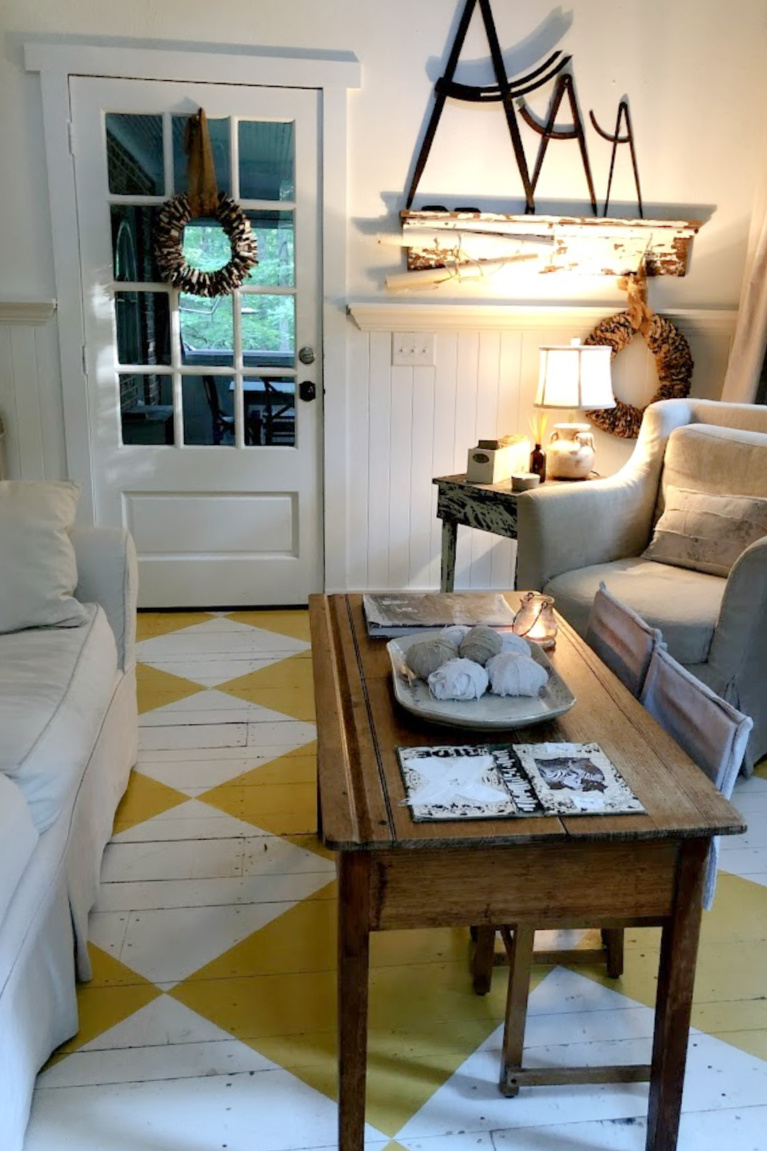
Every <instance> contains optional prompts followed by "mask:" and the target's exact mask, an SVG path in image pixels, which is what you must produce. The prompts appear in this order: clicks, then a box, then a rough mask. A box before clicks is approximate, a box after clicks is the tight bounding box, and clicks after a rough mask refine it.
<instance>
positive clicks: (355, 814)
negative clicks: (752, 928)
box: [309, 593, 745, 850]
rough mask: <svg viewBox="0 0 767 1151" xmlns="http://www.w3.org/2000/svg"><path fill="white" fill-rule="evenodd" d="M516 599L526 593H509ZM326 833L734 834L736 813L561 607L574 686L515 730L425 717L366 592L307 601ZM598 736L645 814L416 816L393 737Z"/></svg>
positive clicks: (336, 838)
mask: <svg viewBox="0 0 767 1151" xmlns="http://www.w3.org/2000/svg"><path fill="white" fill-rule="evenodd" d="M507 598H508V599H509V601H510V603H512V605H513V606H514V607H515V608H516V606H517V602H518V599H519V596H518V594H517V593H509V596H508V597H507ZM309 609H310V620H311V630H312V657H313V660H314V682H315V699H316V707H317V729H318V748H319V750H318V762H319V769H318V770H319V791H320V797H321V805H322V838H323V841H324V843H325V844H326V845H327V846H328V847H330V848H332V849H335V850H375V849H386V848H391V847H398V848H408V849H417V848H429V847H432V848H437V847H456V848H458V847H466V846H481V845H485V846H488V847H489V846H496V845H511V844H514V843H533V842H543V841H549V842H552V841H557V840H558V841H560V842H564V841H565V840H568V839H569V840H570V841H573V840H579V841H586V840H589V839H591V840H641V839H671V838H675V839H681V838H696V837H701V836H703V837H708V836H712V835H719V834H724V835H727V834H737V833H739V832H742V831H743V830H744V829H745V825H744V822H743V819H742V817H741V816H740V814H739V813H738V812H737V811H736V810H735V809H734V808H733V807H732V806H731V805H730V804H729V803H728V802H727V801H726V800H725V799H724V798H723V797H722V796H721V795H720V793H719V792H718V791H717V790H716V788H715V787H714V785H713V784H712V783H711V782H710V781H709V779H708V778H707V777H706V775H705V774H704V773H703V772H702V771H701V770H700V769H699V768H698V767H697V766H696V765H695V764H694V763H693V761H692V760H691V759H690V758H689V757H688V756H687V755H686V754H685V753H684V752H683V751H682V750H681V748H680V747H679V746H678V744H677V743H676V742H675V741H674V740H673V739H672V738H671V736H669V735H667V734H666V732H665V731H664V730H663V729H662V728H661V727H660V726H659V725H658V724H657V723H656V721H655V720H654V719H653V718H652V717H651V716H650V715H649V714H648V713H647V712H646V711H645V709H644V708H643V707H642V705H641V704H640V703H639V702H638V700H636V699H634V697H633V696H632V695H631V693H630V692H629V691H628V690H627V689H626V688H625V687H624V686H623V684H622V683H621V682H620V681H619V680H618V679H617V678H616V676H614V675H613V673H612V672H611V671H610V670H609V669H608V668H606V667H605V665H604V664H603V663H602V662H601V661H600V660H599V659H598V657H597V656H596V655H595V653H594V652H593V651H592V650H591V648H590V647H588V645H587V644H586V643H585V642H584V641H583V640H582V639H581V638H580V637H579V636H578V635H577V634H576V632H575V631H573V629H572V628H571V627H570V626H569V625H568V624H567V623H566V622H565V621H564V620H563V619H562V618H561V617H559V618H558V622H559V634H558V636H557V646H556V649H555V650H554V651H553V652H550V653H549V658H550V659H551V662H552V664H553V665H554V667H555V668H556V670H557V671H558V672H559V674H560V675H561V676H562V678H563V679H564V681H565V682H566V684H567V685H568V687H569V688H570V690H571V691H572V692H573V694H574V695H575V697H576V703H575V706H574V707H573V708H571V710H570V711H568V712H566V713H565V714H564V715H562V716H559V717H558V718H557V719H555V720H551V721H548V722H546V723H539V724H535V725H532V726H530V727H526V728H514V729H510V730H509V732H508V733H505V732H498V731H493V732H489V733H488V736H487V739H486V740H483V738H482V733H481V732H477V731H471V730H466V731H462V730H461V729H459V728H447V727H438V726H437V725H435V724H427V723H424V722H423V721H420V720H418V719H417V718H416V717H415V716H413V715H411V714H410V713H409V712H406V711H404V710H403V709H402V708H400V707H399V705H398V704H397V703H396V701H395V699H394V694H393V690H392V684H391V675H392V672H391V662H390V660H389V655H388V653H387V650H386V641H385V640H382V639H378V638H376V639H371V638H369V637H368V634H367V628H366V625H365V617H364V612H363V607H362V596H361V595H359V594H349V595H331V596H325V595H314V596H311V597H310V600H309ZM504 741H505V742H509V741H513V742H515V743H536V742H543V741H556V742H560V741H562V742H577V743H585V742H588V743H591V742H596V743H598V744H599V745H600V747H601V748H602V750H603V751H604V752H605V754H606V755H607V756H608V757H609V759H611V760H612V762H613V763H614V764H615V766H616V767H617V768H618V770H619V771H620V773H621V775H622V776H623V778H624V779H625V781H626V783H627V784H628V786H629V787H630V788H631V790H632V791H633V792H634V794H635V795H636V796H637V798H638V799H639V800H640V802H641V803H642V805H643V806H644V808H645V810H646V814H643V815H636V814H632V815H604V816H601V815H589V816H562V817H559V816H536V817H529V818H518V819H516V818H515V819H475V820H457V821H453V822H447V821H446V822H421V823H416V822H415V821H414V820H413V819H412V817H411V814H410V811H409V809H408V808H407V806H406V805H405V804H404V802H403V801H404V799H405V787H404V782H403V780H402V776H401V772H400V768H399V763H398V760H397V755H396V748H398V747H408V746H411V747H422V746H432V747H433V746H444V745H457V744H477V743H482V742H488V743H499V742H504Z"/></svg>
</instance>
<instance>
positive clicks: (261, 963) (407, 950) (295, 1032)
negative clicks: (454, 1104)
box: [55, 611, 767, 1151]
mask: <svg viewBox="0 0 767 1151" xmlns="http://www.w3.org/2000/svg"><path fill="white" fill-rule="evenodd" d="M215 618H216V613H203V612H200V613H145V614H142V615H140V617H139V628H138V634H139V638H140V639H141V638H144V639H149V638H154V637H157V636H165V635H168V634H170V633H172V632H174V631H180V630H183V629H184V628H186V627H190V626H195V625H199V624H201V623H205V622H206V621H210V620H215ZM228 618H229V619H231V620H233V621H235V622H236V623H238V624H246V625H251V626H254V627H256V628H259V629H261V630H262V631H269V632H273V633H274V634H275V635H279V634H282V635H285V636H290V637H292V638H293V639H298V640H303V641H305V642H308V638H309V637H308V617H307V613H305V612H279V611H275V612H271V611H270V612H234V613H230V614H229V616H228ZM307 656H308V653H307V652H299V653H298V654H295V655H289V656H287V657H286V658H284V659H280V660H278V661H275V662H274V663H273V664H272V665H270V666H269V667H266V668H263V669H261V670H259V671H257V672H252V673H250V674H246V675H244V676H241V677H237V676H235V677H234V678H233V679H231V680H229V681H227V682H226V683H224V684H223V685H220V686H219V688H218V690H220V691H224V692H227V693H229V694H231V695H233V696H235V697H237V698H240V699H243V700H246V701H247V702H249V703H258V704H261V705H262V706H266V707H268V708H270V709H272V710H273V711H278V712H281V713H282V714H284V715H285V716H286V717H290V718H292V719H297V720H304V721H310V720H311V718H312V716H313V699H312V690H311V662H310V659H309V658H307ZM139 689H140V697H141V711H142V713H146V712H147V711H151V710H154V709H156V708H158V707H163V706H166V705H167V704H168V703H172V702H176V701H177V700H180V699H184V698H186V697H188V696H191V695H193V694H194V693H195V692H197V691H200V690H202V688H201V687H200V685H198V684H195V683H193V682H191V681H189V680H186V679H184V678H183V677H180V676H174V675H171V674H169V673H167V672H163V671H158V670H157V669H154V668H150V667H147V666H140V667H139ZM248 750H250V749H239V750H238V754H239V752H242V757H243V759H244V760H245V759H247V751H248ZM315 751H316V749H315V745H314V744H303V745H301V746H299V747H296V748H291V749H289V750H287V751H284V752H282V753H280V751H279V750H274V751H273V754H271V756H270V758H268V760H267V761H266V762H263V763H258V764H256V765H255V766H251V767H249V768H248V769H247V770H246V771H244V772H241V773H239V774H235V775H234V777H233V778H231V779H229V780H228V781H227V782H225V783H223V784H220V785H218V786H216V787H213V788H211V789H209V790H207V791H203V792H202V793H201V794H198V795H197V796H196V801H197V803H200V804H204V805H205V809H206V810H208V811H209V812H210V813H211V814H212V813H214V812H215V813H220V814H223V815H224V816H226V817H231V818H232V819H234V820H236V821H241V822H242V823H244V824H248V825H252V827H253V829H254V832H257V833H258V834H259V835H264V833H266V836H267V837H279V838H280V839H281V840H282V841H283V842H284V843H285V844H286V845H288V844H289V845H292V846H293V847H298V848H301V849H308V850H309V851H310V852H311V853H314V854H316V855H317V856H320V857H325V858H328V857H329V856H330V853H329V852H327V851H326V850H325V849H324V848H322V847H321V845H320V844H319V843H318V842H317V840H316V836H315V835H314V826H315V811H314V802H315ZM195 754H197V753H195ZM199 754H206V753H199ZM207 754H209V755H210V756H211V758H214V757H215V755H216V751H215V749H209V751H208V753H207ZM179 762H181V763H183V753H179ZM188 799H189V797H188V796H187V795H186V794H184V793H183V792H182V791H177V790H176V789H174V788H172V787H169V786H166V785H165V784H162V783H158V782H157V781H155V780H153V779H151V778H150V777H149V776H148V775H144V774H142V773H141V771H140V769H139V770H138V771H136V772H135V773H134V774H133V776H132V779H131V783H130V785H129V788H128V792H127V794H126V796H125V798H124V799H123V802H122V804H121V805H120V809H119V811H118V815H117V820H116V825H115V834H119V833H126V832H127V833H131V832H133V833H135V831H136V829H137V828H139V827H140V825H141V824H142V823H143V822H145V821H147V820H155V821H156V822H155V824H153V825H152V826H153V828H154V827H156V828H157V835H158V838H159V837H160V835H161V832H162V827H163V823H162V821H163V820H170V819H171V817H172V815H173V811H174V809H176V808H180V806H181V805H182V804H184V803H186V802H188ZM238 825H239V824H238ZM165 826H169V824H166V825H165ZM268 844H269V839H268V838H265V839H264V845H265V846H266V847H268ZM335 921H336V901H335V885H334V882H332V876H331V877H330V881H329V882H327V883H326V884H324V885H320V886H318V888H317V889H316V890H314V891H312V892H311V893H310V894H309V895H307V896H306V897H304V898H302V899H299V900H297V901H288V903H287V905H286V906H285V909H284V910H282V911H281V913H279V914H276V915H275V916H274V917H273V918H272V919H271V920H270V921H269V922H268V923H266V924H265V925H264V926H262V927H260V928H259V929H258V930H256V931H254V932H253V933H251V934H249V935H248V936H247V938H245V939H243V940H241V941H240V942H238V943H236V944H235V945H234V946H232V947H229V948H228V949H226V950H224V951H223V953H222V954H220V955H218V956H217V957H216V958H215V959H213V960H212V961H211V962H209V963H207V964H205V965H204V966H202V967H201V968H200V969H199V970H196V971H194V972H193V974H191V975H190V976H189V977H187V978H185V979H184V980H182V981H181V982H179V983H177V984H176V985H175V986H173V987H172V988H169V989H168V988H160V987H157V986H155V985H154V984H153V983H152V982H151V981H149V980H147V979H145V978H143V977H142V976H141V975H139V974H138V973H137V972H135V971H132V970H131V969H130V967H127V966H126V965H125V964H124V963H122V962H120V961H119V960H118V959H116V958H115V957H114V956H112V955H109V954H107V953H106V952H104V951H103V950H101V949H100V948H99V947H96V946H95V945H93V944H92V945H91V954H92V959H93V966H94V978H93V981H92V982H91V983H89V984H86V985H83V986H81V987H80V989H79V992H78V998H79V1007H80V1020H81V1028H80V1032H79V1034H78V1035H77V1036H76V1037H75V1038H74V1039H73V1040H71V1041H70V1042H69V1043H68V1044H66V1045H65V1046H64V1047H63V1048H61V1049H60V1050H59V1052H58V1053H57V1055H56V1057H55V1059H56V1060H61V1059H62V1058H65V1057H66V1055H68V1054H69V1053H71V1052H73V1051H76V1050H78V1049H79V1048H80V1047H82V1046H83V1045H84V1044H85V1043H88V1042H89V1041H90V1040H92V1039H94V1038H95V1037H96V1036H98V1035H100V1034H102V1033H103V1032H105V1031H106V1030H108V1029H109V1028H110V1027H113V1026H114V1025H115V1024H116V1023H118V1022H120V1021H121V1020H125V1019H127V1018H128V1017H129V1016H130V1015H132V1014H133V1013H134V1012H136V1011H138V1010H139V1009H140V1008H142V1007H144V1006H145V1005H146V1004H148V1003H149V1002H151V1001H152V999H154V998H156V997H158V996H160V995H161V994H162V992H163V990H166V991H167V992H168V993H169V994H170V995H171V996H172V997H173V998H174V999H176V1000H177V1001H179V1002H180V1003H182V1004H184V1005H185V1006H186V1007H188V1008H190V1009H191V1010H192V1011H194V1012H196V1013H197V1014H198V1015H200V1016H202V1017H203V1018H204V1019H207V1020H209V1021H211V1022H212V1023H214V1024H215V1025H217V1026H218V1027H220V1028H222V1029H223V1030H224V1031H226V1032H228V1033H229V1034H231V1035H232V1036H234V1037H236V1038H237V1039H239V1040H240V1041H242V1042H243V1043H245V1044H247V1045H248V1046H250V1047H252V1048H253V1049H254V1050H256V1051H258V1052H259V1053H261V1054H262V1055H264V1056H266V1057H267V1058H268V1059H270V1060H273V1061H274V1062H275V1063H276V1064H278V1065H279V1066H281V1067H283V1068H285V1069H286V1070H288V1071H290V1072H291V1073H292V1074H293V1075H295V1076H296V1077H297V1078H298V1079H300V1080H302V1081H303V1082H305V1083H307V1084H309V1085H310V1086H311V1087H313V1088H315V1089H316V1090H317V1091H320V1092H322V1093H323V1094H324V1095H327V1096H328V1097H330V1098H335V1092H336V1085H335V1075H336V1067H335V967H336V959H335ZM657 942H658V936H657V933H656V932H653V931H635V932H629V933H627V950H626V971H625V975H624V976H623V978H622V979H621V980H619V981H617V982H616V981H611V980H608V979H607V977H606V976H605V975H604V973H603V972H602V971H601V970H600V969H598V968H589V967H587V966H582V967H579V968H578V971H579V972H580V973H581V974H583V975H586V976H588V977H589V978H591V979H593V980H594V981H597V982H600V983H604V984H605V985H606V986H608V987H611V988H612V989H614V990H617V991H622V992H623V993H625V994H626V995H628V996H630V997H631V998H633V999H635V1000H637V1001H638V1002H640V1003H645V1004H648V1005H652V1003H653V1001H654V994H655V983H656V971H657ZM466 964H467V938H466V933H465V932H464V931H463V930H461V931H455V930H433V931H411V932H387V933H382V934H379V935H376V936H374V937H373V941H372V955H371V993H370V1052H369V1076H368V1110H367V1116H368V1122H369V1123H371V1124H372V1125H373V1126H374V1127H375V1128H377V1129H378V1131H380V1132H382V1133H383V1134H385V1135H388V1136H389V1137H393V1136H395V1135H397V1134H398V1133H399V1132H400V1131H401V1129H402V1128H403V1125H404V1124H405V1123H406V1121H407V1120H408V1119H409V1118H410V1117H411V1116H413V1115H414V1114H416V1112H418V1111H419V1110H420V1109H421V1108H422V1107H423V1106H424V1104H425V1103H426V1102H427V1100H428V1099H429V1098H430V1097H431V1096H432V1095H433V1094H434V1092H435V1091H436V1090H437V1089H438V1088H439V1087H440V1085H441V1084H443V1083H444V1082H445V1081H446V1080H447V1079H448V1078H449V1077H450V1076H451V1075H452V1074H453V1073H454V1072H455V1071H456V1069H457V1068H458V1067H460V1066H461V1064H462V1063H463V1062H464V1061H465V1060H466V1059H467V1057H468V1056H469V1055H470V1054H471V1053H472V1052H474V1051H475V1050H476V1049H477V1048H478V1047H479V1045H480V1044H481V1043H483V1042H484V1040H485V1039H487V1037H488V1036H489V1035H490V1034H491V1033H492V1032H493V1031H494V1030H495V1029H496V1028H497V1026H498V1024H499V1022H500V1020H501V1018H502V1012H503V1006H504V996H505V986H504V983H505V980H504V978H503V975H502V973H496V977H495V979H494V986H493V989H492V991H491V993H490V994H489V995H488V996H487V997H485V998H479V997H477V996H475V995H474V994H473V992H472V991H471V987H470V984H469V980H468V978H467V966H466ZM765 970H767V887H765V886H759V885H757V884H755V883H751V882H749V881H747V880H744V879H739V878H737V877H736V876H734V875H724V874H721V873H720V880H719V891H718V897H717V900H716V905H715V908H714V910H713V911H712V912H711V913H709V914H708V915H706V916H705V917H704V928H703V938H702V944H701V952H700V960H699V968H698V980H697V987H696V1002H695V1014H694V1018H693V1023H694V1024H695V1025H696V1026H697V1027H699V1028H701V1029H702V1030H703V1031H707V1032H709V1033H710V1034H712V1035H716V1036H718V1037H720V1038H722V1039H724V1040H725V1041H726V1042H727V1043H729V1044H732V1045H733V1046H734V1047H737V1048H740V1049H741V1050H742V1051H744V1052H748V1053H751V1054H753V1055H757V1056H758V1057H759V1058H762V1059H767V997H766V996H765V977H764V972H765ZM545 974H546V969H541V971H537V972H536V973H535V977H534V981H535V982H538V981H539V980H540V979H541V978H542V977H543V976H544V975H545ZM766 1146H767V1144H766ZM379 1147H380V1144H379ZM380 1151H409V1149H408V1148H404V1147H403V1145H402V1144H401V1143H399V1142H397V1141H396V1140H394V1141H393V1142H390V1143H388V1144H387V1145H386V1146H385V1147H381V1148H380Z"/></svg>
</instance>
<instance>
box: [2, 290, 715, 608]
mask: <svg viewBox="0 0 767 1151" xmlns="http://www.w3.org/2000/svg"><path fill="white" fill-rule="evenodd" d="M353 310H354V309H353ZM610 311H611V309H610V308H605V309H599V310H597V309H592V308H589V309H583V308H567V309H549V310H546V309H543V310H541V311H534V310H533V309H529V310H525V309H514V308H510V309H503V308H500V309H498V308H497V309H493V308H487V309H478V308H477V306H476V305H473V306H472V307H471V308H466V307H461V306H457V307H456V308H455V309H452V308H450V307H447V306H443V307H439V306H438V305H437V306H435V305H414V306H411V307H403V306H402V305H397V306H396V309H395V306H393V305H388V306H387V305H380V306H379V305H372V306H370V308H369V310H368V312H367V313H366V314H365V315H360V318H359V320H358V323H360V324H362V325H363V327H364V328H365V330H360V328H359V327H358V326H357V323H355V322H354V321H353V320H352V319H351V318H349V320H348V322H347V326H346V335H347V354H348V359H349V373H348V378H349V401H348V405H349V406H348V417H349V418H348V426H349V428H350V439H349V467H348V476H349V515H348V525H347V527H348V530H347V540H348V544H347V562H346V570H347V573H348V574H347V584H346V587H347V588H349V589H359V590H365V589H369V590H376V589H378V590H384V589H387V588H413V589H420V590H426V589H433V588H437V587H438V586H439V567H440V543H441V541H440V534H441V522H440V521H439V520H437V518H436V514H435V510H436V488H435V487H434V485H433V484H432V482H431V481H432V478H433V477H434V476H439V475H449V474H451V473H454V472H464V471H465V470H466V457H467V452H468V450H469V448H470V447H472V446H473V445H474V444H476V442H477V439H478V438H479V437H483V438H484V437H491V436H494V435H504V434H507V433H513V432H522V433H524V434H528V432H529V427H528V419H529V417H530V415H531V414H532V411H533V406H532V405H533V399H534V393H535V388H536V385H537V378H538V348H539V346H540V345H541V344H543V343H567V342H569V340H570V339H571V338H572V337H573V336H576V335H580V336H581V337H584V336H586V335H587V334H588V332H589V331H590V330H591V328H592V327H593V326H594V324H595V323H596V322H597V321H598V320H599V319H602V318H603V317H604V316H605V315H609V314H610ZM478 312H482V318H481V321H480V320H478V319H477V315H478ZM552 312H553V313H555V315H552ZM392 313H394V315H395V316H396V319H394V318H392ZM498 313H503V315H502V316H501V317H500V318H498V315H497V314H498ZM664 314H667V315H668V316H669V318H670V319H671V320H673V322H674V323H675V324H676V325H677V327H678V328H679V329H680V330H681V331H682V332H684V334H685V335H686V336H687V338H688V340H689V342H690V346H691V349H692V354H693V359H694V361H695V372H694V376H693V387H692V391H693V394H694V395H696V396H705V397H708V398H710V399H718V397H719V394H720V391H721V385H722V381H723V379H724V373H725V368H726V364H727V357H728V355H729V348H730V343H731V340H732V334H733V331H734V326H735V312H731V311H726V312H725V311H698V312H685V313H681V312H680V313H677V314H673V313H664ZM394 330H396V331H400V332H403V331H416V330H418V331H432V332H433V333H434V336H435V365H434V367H424V368H400V367H397V368H395V367H392V364H391V347H392V336H391V333H392V331H394ZM613 379H614V384H615V390H616V393H617V394H618V395H620V396H621V398H623V399H626V400H629V401H631V402H633V403H640V404H644V403H646V402H647V400H649V398H650V397H651V395H652V394H653V392H654V391H655V388H656V386H657V381H656V376H655V368H654V363H653V360H652V357H651V356H650V355H649V353H648V352H647V351H646V349H645V347H644V344H643V343H642V341H641V340H640V339H636V340H635V341H634V342H633V344H632V345H631V347H630V348H628V349H627V350H626V351H624V352H622V353H621V355H620V356H619V357H618V358H617V359H616V360H615V361H614V364H613ZM0 416H2V418H3V422H4V424H5V475H6V477H8V478H11V479H59V478H62V477H64V476H66V475H67V468H66V451H65V443H64V431H63V426H64V425H63V410H62V401H61V383H60V370H59V355H58V339H57V328H56V321H55V318H53V305H52V304H48V303H45V302H43V303H34V304H30V303H23V304H3V303H2V302H0ZM552 423H553V419H552ZM597 441H598V442H597V467H598V468H599V470H600V471H601V472H602V473H603V474H611V473H612V472H614V471H617V469H618V468H619V467H620V466H621V464H622V463H623V462H624V461H625V460H626V459H627V458H628V456H629V454H630V452H631V449H632V446H633V444H632V443H631V442H629V441H624V440H619V439H616V438H615V437H613V436H608V435H604V434H603V433H600V432H598V433H597ZM331 514H332V513H331ZM514 549H515V545H514V543H513V542H512V541H511V540H501V539H497V538H496V537H494V536H491V535H487V534H486V533H484V532H476V531H471V530H469V529H467V528H460V529H459V532H458V557H457V564H456V587H458V588H508V587H510V586H511V584H512V580H513V574H514V562H515V550H514ZM328 590H329V591H338V590H345V589H342V588H335V587H334V588H328Z"/></svg>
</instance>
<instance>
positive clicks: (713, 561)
mask: <svg viewBox="0 0 767 1151" xmlns="http://www.w3.org/2000/svg"><path fill="white" fill-rule="evenodd" d="M766 535H767V499H760V498H759V497H758V496H732V495H722V496H716V495H712V494H711V493H710V492H696V491H690V490H688V489H687V488H677V487H674V485H673V484H669V486H668V487H667V488H666V496H665V510H664V512H663V515H662V516H661V518H660V519H659V520H658V522H657V524H656V525H655V531H654V532H653V536H652V539H651V540H650V546H649V547H648V548H647V550H646V551H645V552H644V558H645V559H649V560H654V561H655V562H656V563H661V564H674V565H676V566H677V567H683V568H693V569H694V570H695V571H699V572H708V573H709V575H718V576H728V575H729V574H730V569H731V568H732V565H733V564H734V563H735V561H736V559H737V558H738V556H739V555H741V553H742V552H744V551H745V550H746V548H747V547H749V546H750V545H751V544H752V543H754V542H755V541H756V540H758V539H761V538H762V537H763V536H766Z"/></svg>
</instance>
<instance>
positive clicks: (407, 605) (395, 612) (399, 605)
mask: <svg viewBox="0 0 767 1151" xmlns="http://www.w3.org/2000/svg"><path fill="white" fill-rule="evenodd" d="M362 605H363V608H364V610H365V620H366V622H367V629H368V635H370V636H384V637H388V638H394V637H396V636H398V635H409V634H412V633H413V632H418V631H420V629H421V628H436V627H446V626H447V625H448V624H456V623H460V624H469V625H470V626H473V625H475V624H480V623H482V624H487V626H488V627H511V625H512V623H513V622H514V612H513V611H512V609H511V608H510V607H509V605H508V603H507V602H506V600H505V599H504V597H503V596H502V595H501V593H500V592H381V593H380V594H377V595H365V596H363V597H362Z"/></svg>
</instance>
